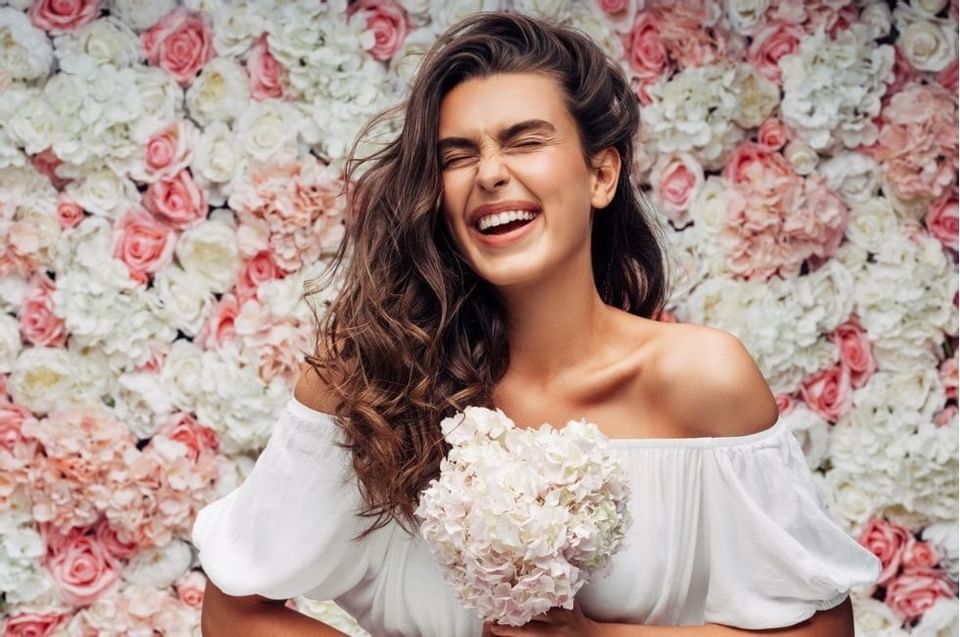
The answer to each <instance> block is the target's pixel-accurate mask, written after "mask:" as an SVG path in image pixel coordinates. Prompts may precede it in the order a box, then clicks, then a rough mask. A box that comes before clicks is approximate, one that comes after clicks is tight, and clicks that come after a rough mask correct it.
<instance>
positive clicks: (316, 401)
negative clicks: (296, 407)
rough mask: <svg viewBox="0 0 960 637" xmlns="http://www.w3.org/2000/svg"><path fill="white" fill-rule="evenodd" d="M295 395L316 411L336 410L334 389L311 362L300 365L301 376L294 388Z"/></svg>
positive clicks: (328, 412)
mask: <svg viewBox="0 0 960 637" xmlns="http://www.w3.org/2000/svg"><path fill="white" fill-rule="evenodd" d="M293 397H294V398H296V399H297V401H298V402H300V403H302V404H304V405H306V406H307V407H309V408H310V409H313V410H314V411H320V412H323V413H325V414H332V413H333V412H334V411H335V410H336V396H335V395H334V393H333V390H331V389H330V386H329V385H328V384H327V383H326V381H324V380H323V379H322V378H321V377H320V375H319V374H318V373H317V371H316V370H315V369H314V368H313V367H312V366H311V365H310V364H309V363H303V364H302V365H301V366H300V376H299V377H298V378H297V384H296V385H295V386H294V388H293Z"/></svg>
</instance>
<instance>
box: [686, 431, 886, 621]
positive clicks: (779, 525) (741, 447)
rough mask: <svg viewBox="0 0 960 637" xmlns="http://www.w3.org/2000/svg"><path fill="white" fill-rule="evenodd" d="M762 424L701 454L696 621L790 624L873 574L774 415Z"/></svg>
mask: <svg viewBox="0 0 960 637" xmlns="http://www.w3.org/2000/svg"><path fill="white" fill-rule="evenodd" d="M769 434H770V435H762V436H758V437H757V438H758V440H757V441H756V442H755V443H752V444H730V445H723V444H722V443H721V444H718V446H716V447H715V448H713V449H712V453H709V454H706V455H705V456H704V458H703V462H704V464H703V466H702V469H703V472H704V473H703V476H702V478H703V482H702V485H703V491H702V493H703V502H702V506H703V507H704V513H705V524H704V528H705V535H706V537H705V538H704V539H705V544H706V549H707V553H708V564H709V568H708V571H709V576H708V583H707V592H706V600H705V607H704V623H716V624H724V625H728V626H734V627H737V628H745V629H764V628H780V627H784V626H791V625H794V624H797V623H800V622H802V621H804V620H806V619H808V618H810V617H811V616H812V615H813V614H814V613H815V612H817V611H819V610H826V609H829V608H833V607H834V606H837V605H838V604H840V603H841V602H843V601H844V599H846V597H847V595H848V594H849V591H850V589H851V588H852V587H857V586H866V585H871V584H873V583H875V582H876V581H877V579H878V578H879V577H880V571H881V563H880V560H879V558H877V557H876V556H875V555H874V554H873V553H872V552H870V551H869V550H868V549H866V548H865V547H863V546H861V545H860V544H859V543H858V542H857V541H856V540H855V539H854V538H853V537H851V536H850V535H849V534H848V533H847V532H846V531H845V530H844V529H843V528H841V527H840V526H839V525H838V524H837V523H836V522H835V521H834V520H833V518H832V517H830V514H829V512H828V510H827V508H826V506H825V505H824V504H823V502H822V500H821V499H820V495H819V493H818V491H817V487H816V483H815V482H814V481H813V477H812V475H811V473H810V469H809V467H808V466H807V464H806V461H805V459H804V455H803V450H802V448H801V447H800V444H799V443H798V441H797V440H796V438H795V437H794V435H793V433H792V432H791V431H790V429H789V427H788V426H787V425H786V423H785V422H784V420H783V418H782V417H781V419H780V420H778V421H777V423H776V424H775V425H774V427H772V428H771V429H770V430H769ZM715 440H717V441H723V439H722V438H717V439H715Z"/></svg>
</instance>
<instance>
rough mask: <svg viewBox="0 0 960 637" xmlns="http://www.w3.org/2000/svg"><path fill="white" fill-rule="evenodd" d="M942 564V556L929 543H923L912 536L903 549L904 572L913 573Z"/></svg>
mask: <svg viewBox="0 0 960 637" xmlns="http://www.w3.org/2000/svg"><path fill="white" fill-rule="evenodd" d="M939 562H940V556H939V555H937V551H936V550H935V549H934V548H933V546H932V545H931V544H930V543H929V542H921V541H920V540H917V539H916V538H915V537H913V535H912V534H911V535H910V536H909V537H908V538H907V545H906V546H904V547H903V559H902V563H903V570H904V571H912V570H917V569H924V568H933V567H935V566H936V565H937V564H938V563H939Z"/></svg>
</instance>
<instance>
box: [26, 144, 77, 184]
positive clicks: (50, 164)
mask: <svg viewBox="0 0 960 637" xmlns="http://www.w3.org/2000/svg"><path fill="white" fill-rule="evenodd" d="M30 163H31V164H33V167H34V168H35V169H36V170H37V172H38V173H40V174H42V175H45V176H46V177H47V179H49V180H50V183H51V184H53V187H54V188H56V189H57V190H62V189H63V187H64V186H66V185H67V184H68V183H70V181H71V180H70V179H64V178H63V177H60V176H59V175H58V174H57V167H58V166H59V165H60V164H62V163H63V161H62V160H61V159H60V158H59V157H57V155H56V153H54V152H53V149H52V148H46V149H44V150H42V151H40V152H39V153H37V154H36V155H33V156H32V157H31V158H30Z"/></svg>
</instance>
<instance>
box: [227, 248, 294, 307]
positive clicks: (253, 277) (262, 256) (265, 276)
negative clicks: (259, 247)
mask: <svg viewBox="0 0 960 637" xmlns="http://www.w3.org/2000/svg"><path fill="white" fill-rule="evenodd" d="M280 278H283V271H282V270H281V269H280V267H279V266H278V265H277V263H276V262H275V261H274V260H273V257H272V256H271V255H270V253H269V252H267V251H261V252H258V253H257V254H256V255H255V256H254V257H253V258H252V259H250V260H249V261H247V262H246V264H244V266H243V271H242V272H241V273H240V278H239V279H238V280H237V305H240V306H242V305H243V304H244V302H246V301H247V300H249V299H252V298H254V297H255V296H256V295H257V288H258V287H260V284H261V283H266V282H267V281H273V280H274V279H280Z"/></svg>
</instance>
